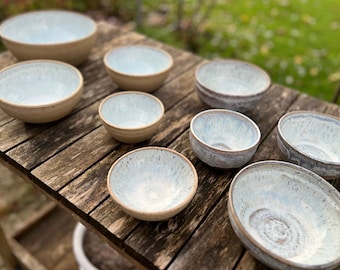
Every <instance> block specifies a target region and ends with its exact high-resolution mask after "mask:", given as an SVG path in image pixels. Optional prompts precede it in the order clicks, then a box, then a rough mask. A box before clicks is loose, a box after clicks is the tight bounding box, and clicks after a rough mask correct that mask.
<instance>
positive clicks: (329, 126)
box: [277, 111, 340, 179]
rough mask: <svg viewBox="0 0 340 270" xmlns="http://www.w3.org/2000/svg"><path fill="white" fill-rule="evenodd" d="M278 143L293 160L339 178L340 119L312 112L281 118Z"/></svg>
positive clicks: (289, 114) (295, 112) (294, 113)
mask: <svg viewBox="0 0 340 270" xmlns="http://www.w3.org/2000/svg"><path fill="white" fill-rule="evenodd" d="M277 142H278V146H279V148H280V150H281V152H282V153H283V155H284V156H285V157H286V158H287V159H288V160H289V161H291V162H293V163H296V164H298V165H301V166H303V167H305V168H307V169H309V170H311V171H313V172H315V173H317V174H319V175H320V176H322V177H324V178H326V179H332V178H339V177H340V119H339V118H337V117H334V116H331V115H326V114H322V113H317V112H312V111H294V112H290V113H287V114H285V115H283V116H282V117H281V119H280V120H279V124H278V133H277Z"/></svg>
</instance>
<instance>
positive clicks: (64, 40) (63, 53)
mask: <svg viewBox="0 0 340 270" xmlns="http://www.w3.org/2000/svg"><path fill="white" fill-rule="evenodd" d="M96 33H97V24H96V23H95V22H94V21H93V20H92V19H91V18H89V17H86V16H84V15H82V14H78V13H75V12H70V11H62V10H43V11H34V12H27V13H23V14H20V15H17V16H14V17H12V18H9V19H7V20H5V21H4V22H3V23H2V24H1V26H0V36H1V38H2V40H3V43H4V45H5V46H6V47H7V49H8V50H10V51H11V52H12V53H13V54H14V55H15V56H16V57H17V58H18V59H19V60H30V59H54V60H59V61H64V62H67V63H70V64H73V65H78V64H80V63H82V62H83V61H84V60H85V59H86V58H87V56H88V54H89V52H90V50H91V48H92V47H93V46H94V44H95V39H96Z"/></svg>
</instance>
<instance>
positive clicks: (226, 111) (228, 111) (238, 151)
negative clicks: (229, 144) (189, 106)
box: [190, 109, 261, 153]
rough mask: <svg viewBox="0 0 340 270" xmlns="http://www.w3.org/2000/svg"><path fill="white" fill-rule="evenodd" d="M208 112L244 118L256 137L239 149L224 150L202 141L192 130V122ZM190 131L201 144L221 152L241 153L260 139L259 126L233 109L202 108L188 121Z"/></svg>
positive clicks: (255, 144) (252, 146) (256, 143)
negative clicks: (253, 140)
mask: <svg viewBox="0 0 340 270" xmlns="http://www.w3.org/2000/svg"><path fill="white" fill-rule="evenodd" d="M210 113H214V114H216V113H219V114H220V113H223V114H228V115H233V116H234V115H236V116H237V117H238V118H241V119H243V120H245V121H246V122H248V123H249V124H250V125H251V126H252V127H253V128H254V130H255V133H256V135H257V138H256V140H255V142H254V143H252V144H251V145H250V146H248V147H245V148H240V149H236V150H226V149H221V148H218V147H215V146H212V145H210V144H208V143H206V142H205V141H203V140H202V139H201V138H199V137H198V135H197V134H196V132H195V131H194V128H193V125H194V122H195V120H196V119H197V118H199V117H200V116H202V115H204V114H210ZM190 133H191V134H192V135H193V136H194V138H195V139H196V140H197V141H199V142H200V143H201V144H202V145H204V146H206V147H209V148H212V149H214V150H217V151H219V152H222V153H243V152H247V151H248V150H250V149H252V148H254V147H256V146H257V145H258V144H259V142H260V140H261V131H260V128H259V127H258V125H257V124H256V123H255V122H254V121H253V120H252V119H250V118H249V117H248V116H246V115H245V114H243V113H240V112H237V111H233V110H228V109H207V110H203V111H201V112H199V113H197V114H196V115H195V116H194V117H193V118H192V119H191V121H190Z"/></svg>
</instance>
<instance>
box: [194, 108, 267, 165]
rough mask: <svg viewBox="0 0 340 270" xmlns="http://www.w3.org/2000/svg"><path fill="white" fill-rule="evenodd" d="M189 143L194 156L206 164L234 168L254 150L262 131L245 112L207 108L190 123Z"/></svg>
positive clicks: (252, 153) (248, 158) (246, 159)
mask: <svg viewBox="0 0 340 270" xmlns="http://www.w3.org/2000/svg"><path fill="white" fill-rule="evenodd" d="M189 136H190V143H191V147H192V150H193V151H194V153H195V154H196V156H197V157H198V158H199V159H200V160H202V161H203V162H205V163H206V164H208V165H209V166H212V167H215V168H221V169H229V168H237V167H240V166H242V165H244V164H245V163H247V162H248V161H249V160H250V159H251V157H252V156H253V155H254V153H255V152H256V150H257V146H258V144H259V142H260V138H261V132H260V129H259V128H258V126H257V125H256V124H255V123H254V122H253V121H252V120H251V119H250V118H248V117H247V116H245V115H243V114H241V113H238V112H235V111H230V110H224V109H210V110H206V111H203V112H200V113H198V114H197V115H195V116H194V117H193V119H192V120H191V123H190V135H189Z"/></svg>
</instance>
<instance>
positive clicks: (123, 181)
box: [107, 146, 198, 221]
mask: <svg viewBox="0 0 340 270" xmlns="http://www.w3.org/2000/svg"><path fill="white" fill-rule="evenodd" d="M197 184H198V178H197V173H196V170H195V167H194V166H193V165H192V163H191V162H190V161H189V160H188V159H187V158H186V157H185V156H184V155H182V154H180V153H178V152H176V151H174V150H171V149H167V148H163V147H152V146H151V147H144V148H139V149H137V150H134V151H131V152H128V153H127V154H125V155H123V156H122V157H121V158H119V159H118V160H117V161H116V162H115V163H114V164H113V165H112V167H111V169H110V171H109V174H108V178H107V185H108V189H109V192H110V195H111V197H112V198H113V200H114V201H115V202H116V203H117V204H118V205H119V206H120V207H121V209H122V210H123V211H125V212H126V213H127V214H129V215H131V216H133V217H135V218H137V219H140V220H146V221H159V220H165V219H168V218H170V217H172V216H174V215H176V214H178V213H179V212H180V211H182V210H183V209H184V208H185V207H186V206H187V205H188V204H189V202H190V201H191V199H192V198H193V196H194V195H195V192H196V190H197Z"/></svg>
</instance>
